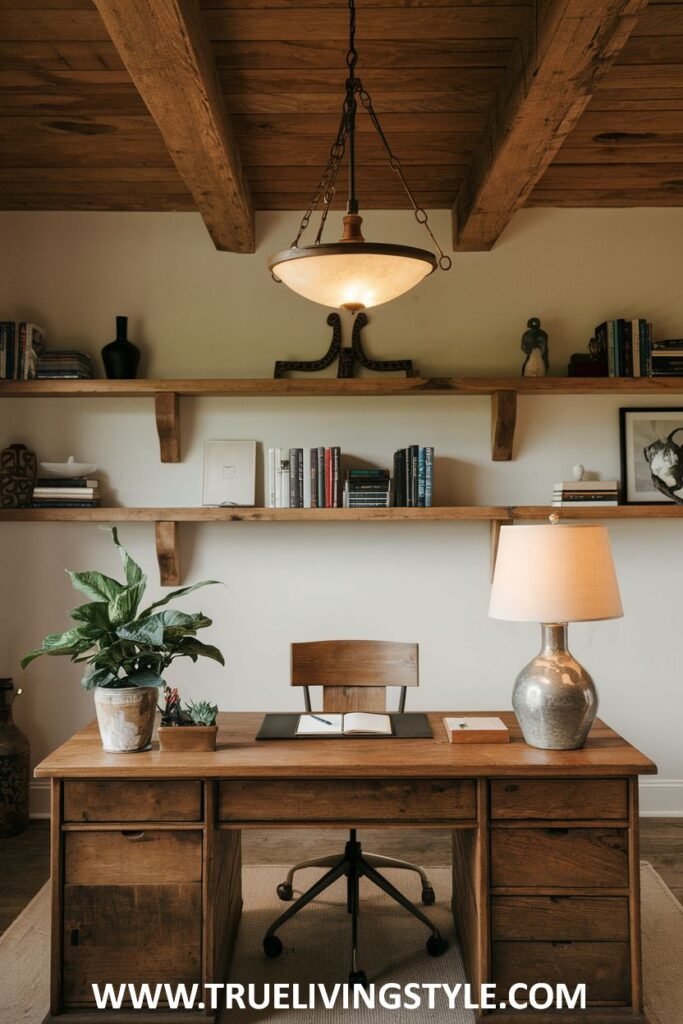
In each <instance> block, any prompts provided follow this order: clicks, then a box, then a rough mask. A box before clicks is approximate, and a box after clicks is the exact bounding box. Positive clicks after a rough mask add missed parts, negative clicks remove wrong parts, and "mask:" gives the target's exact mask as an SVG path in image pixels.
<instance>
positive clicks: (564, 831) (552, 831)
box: [544, 828, 569, 836]
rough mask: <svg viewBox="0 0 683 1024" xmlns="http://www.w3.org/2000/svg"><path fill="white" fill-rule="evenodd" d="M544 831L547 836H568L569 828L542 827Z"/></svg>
mask: <svg viewBox="0 0 683 1024" xmlns="http://www.w3.org/2000/svg"><path fill="white" fill-rule="evenodd" d="M544 831H545V833H546V835H549V836H568V835H569V829H568V828H546V829H544Z"/></svg>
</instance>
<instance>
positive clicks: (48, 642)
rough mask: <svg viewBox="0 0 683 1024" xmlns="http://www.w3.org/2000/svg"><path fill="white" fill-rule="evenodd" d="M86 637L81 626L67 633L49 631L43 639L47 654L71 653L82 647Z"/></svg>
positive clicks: (68, 630) (44, 649)
mask: <svg viewBox="0 0 683 1024" xmlns="http://www.w3.org/2000/svg"><path fill="white" fill-rule="evenodd" d="M85 639H87V638H84V636H83V631H82V630H81V628H80V627H79V626H76V627H75V628H74V629H67V630H66V632H65V633H48V635H47V636H46V637H45V639H44V640H43V651H44V652H45V654H71V653H72V651H75V650H76V649H77V648H80V647H82V645H83V642H84V640H85Z"/></svg>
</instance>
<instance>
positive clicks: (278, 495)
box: [273, 448, 282, 508]
mask: <svg viewBox="0 0 683 1024" xmlns="http://www.w3.org/2000/svg"><path fill="white" fill-rule="evenodd" d="M273 452H274V458H275V506H274V507H275V508H282V448H273Z"/></svg>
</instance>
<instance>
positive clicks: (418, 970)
mask: <svg viewBox="0 0 683 1024" xmlns="http://www.w3.org/2000/svg"><path fill="white" fill-rule="evenodd" d="M390 874H391V875H392V879H393V880H395V881H396V882H400V884H402V886H403V888H404V891H405V892H406V893H407V895H409V896H410V897H411V898H413V899H415V900H418V899H419V890H418V889H417V888H416V887H415V884H414V883H413V884H411V883H410V876H407V875H406V874H405V873H400V874H399V873H395V874H394V873H390ZM430 876H431V877H432V880H433V883H434V887H435V890H436V893H437V903H436V905H435V906H433V907H430V908H428V913H429V915H430V917H432V919H433V920H434V921H435V923H437V924H438V926H439V927H440V928H441V929H442V931H443V933H444V934H446V935H447V936H448V938H449V939H450V940H451V948H450V949H449V951H448V953H446V954H445V956H442V957H440V958H438V959H433V958H432V957H429V956H427V954H426V953H425V949H424V940H425V936H426V934H427V932H426V929H423V928H422V926H421V925H420V924H418V923H417V922H415V921H413V919H412V918H411V917H409V916H408V915H407V914H406V913H405V911H403V910H402V909H401V908H399V907H395V906H394V904H393V903H391V902H390V901H388V900H387V898H386V897H384V896H383V895H382V894H378V893H377V892H376V890H375V889H374V888H370V887H366V888H364V889H363V891H362V896H363V899H364V904H363V911H362V915H361V940H360V948H361V961H362V962H361V966H362V967H363V968H364V970H365V971H366V973H367V974H368V976H369V979H370V981H371V982H374V983H375V985H376V986H377V987H379V986H381V985H383V984H386V983H387V982H396V983H399V984H408V983H410V982H419V983H422V984H425V983H428V982H434V983H441V982H445V983H446V984H448V985H450V986H453V985H454V984H456V983H457V982H458V981H460V982H464V980H465V977H464V970H463V966H462V960H461V957H460V953H459V950H458V948H457V944H456V943H455V939H454V932H453V921H452V918H451V915H450V906H449V904H450V872H449V871H448V870H447V869H444V868H439V869H431V870H430ZM282 877H283V870H282V868H279V867H277V866H275V867H273V866H269V867H249V868H246V869H245V870H244V913H243V916H242V924H241V926H240V932H239V938H238V942H237V948H236V951H235V958H234V962H233V967H232V971H231V980H232V981H233V982H235V983H237V982H239V983H241V984H244V985H245V986H246V985H248V984H249V983H252V984H254V985H255V986H256V987H257V989H258V991H259V995H261V994H262V990H263V986H265V985H268V984H270V985H271V986H272V985H275V984H277V983H279V982H286V983H288V984H290V985H291V984H292V983H298V984H299V986H300V990H301V999H302V1001H304V1000H305V998H306V997H307V993H308V985H309V983H314V984H324V985H326V986H327V988H328V990H332V988H333V986H334V985H335V983H337V982H344V981H346V978H347V972H348V970H349V956H350V934H349V918H348V915H347V913H346V906H345V902H344V889H343V887H342V885H341V883H340V884H339V885H338V886H337V887H335V888H334V889H330V890H328V892H327V893H326V894H325V895H324V898H323V899H320V900H318V901H316V902H315V903H313V904H311V905H310V906H309V907H308V908H306V910H305V911H303V912H302V913H301V914H300V915H298V916H297V918H294V920H293V921H291V922H289V923H288V924H287V925H285V926H284V928H283V929H282V932H281V933H280V934H281V937H282V940H283V943H284V947H285V948H284V951H283V954H282V956H281V957H279V958H278V959H277V960H268V959H266V958H265V957H264V955H263V952H262V949H261V939H262V937H263V933H264V931H265V930H266V928H267V927H268V925H269V924H270V922H271V921H272V920H273V918H275V917H276V916H277V915H278V914H279V913H281V911H282V909H283V907H284V904H282V903H281V902H280V901H279V900H278V898H277V896H276V895H275V886H276V885H277V883H278V882H279V881H281V880H282ZM314 877H315V874H314V873H309V874H306V873H303V872H302V874H301V875H300V876H298V884H299V885H300V886H301V887H302V888H303V887H304V886H305V885H307V884H310V882H311V881H312V879H313V878H314ZM641 879H642V909H643V914H642V928H643V972H644V987H645V1009H646V1012H647V1016H648V1018H649V1020H650V1024H683V972H682V971H681V965H682V964H683V907H681V905H680V904H679V903H678V901H677V900H676V898H675V897H674V895H673V893H671V891H670V890H669V889H668V888H667V886H666V885H665V884H664V882H663V881H662V879H661V878H660V877H659V875H658V874H657V873H656V871H655V870H654V869H653V868H652V867H651V865H649V864H643V865H642V870H641ZM48 959H49V890H48V886H47V885H46V886H44V887H43V888H42V889H41V890H40V892H39V893H38V895H37V896H36V897H35V898H34V899H33V900H32V901H31V903H30V904H29V906H28V907H27V908H26V910H24V912H23V913H22V914H21V915H20V916H19V917H18V918H17V920H16V921H15V922H14V923H13V924H12V925H11V926H10V928H8V930H7V931H6V932H5V934H4V935H3V936H2V937H1V938H0V1024H41V1021H42V1020H43V1017H44V1016H45V1014H46V1013H47V1009H48ZM102 1018H103V1019H106V1020H111V1021H115V1020H116V1013H109V1014H105V1013H103V1014H102ZM228 1018H229V1019H230V1021H231V1022H234V1021H235V1020H236V1019H239V1020H240V1021H243V1022H244V1024H256V1022H257V1021H258V1022H259V1024H271V1022H275V1021H276V1020H279V1021H282V1020H283V1018H284V1019H285V1020H286V1021H287V1024H310V1022H311V1020H317V1019H324V1020H325V1021H326V1022H327V1024H337V1022H338V1021H342V1020H343V1021H345V1022H348V1021H350V1020H351V1019H353V1020H354V1021H357V1022H358V1024H387V1022H388V1021H389V1019H391V1021H392V1024H393V1022H396V1021H397V1020H398V1021H403V1020H406V1021H407V1020H410V1021H411V1022H413V1024H441V1022H443V1024H445V1022H446V1021H448V1024H473V1021H474V1015H473V1014H472V1013H471V1012H470V1011H468V1010H465V1009H462V1007H460V1008H459V1009H454V1010H450V1009H448V1006H447V1004H446V1002H445V998H444V999H442V1001H441V1002H440V1003H439V1004H438V1005H437V1006H436V1008H435V1009H433V1010H430V1009H429V1008H428V1006H427V1005H426V1004H425V1003H424V1002H423V1005H422V1007H421V1008H420V1009H414V1010H407V1009H406V1010H403V1011H399V1012H397V1011H396V1010H393V1011H392V1010H388V1009H381V1008H376V1009H373V1010H370V1009H359V1010H344V1009H343V1008H341V1007H340V1008H338V1009H335V1010H327V1011H326V1010H322V1009H320V1008H318V1009H317V1010H314V1011H311V1010H306V1009H301V1010H297V1009H290V1010H282V1009H263V1010H250V1009H245V1010H244V1011H241V1010H239V1011H232V1012H230V1013H229V1014H228V1013H224V1014H223V1018H222V1021H221V1024H227V1021H228Z"/></svg>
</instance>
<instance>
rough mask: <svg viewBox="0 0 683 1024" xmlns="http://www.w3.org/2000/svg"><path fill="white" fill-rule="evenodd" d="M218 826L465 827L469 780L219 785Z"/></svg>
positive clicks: (471, 805) (471, 809) (470, 801)
mask: <svg viewBox="0 0 683 1024" xmlns="http://www.w3.org/2000/svg"><path fill="white" fill-rule="evenodd" d="M218 813H219V818H220V820H221V821H302V820H304V821H311V822H315V821H343V822H351V823H353V822H364V821H458V820H465V821H471V820H472V819H473V818H475V817H476V813H477V812H476V800H475V787H474V782H473V781H471V780H470V779H302V780H301V781H293V780H292V781H290V780H285V779H280V780H277V781H274V782H271V781H266V780H261V779H257V780H253V781H244V782H241V781H227V782H221V783H220V787H219V796H218Z"/></svg>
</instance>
